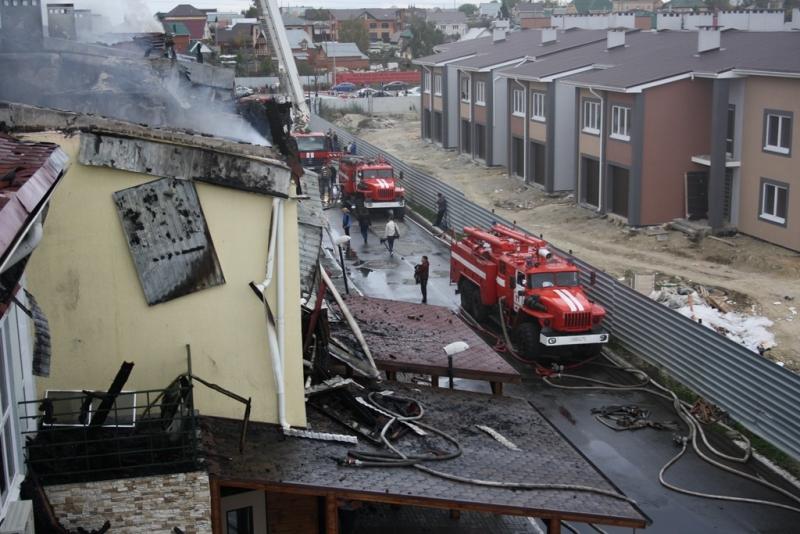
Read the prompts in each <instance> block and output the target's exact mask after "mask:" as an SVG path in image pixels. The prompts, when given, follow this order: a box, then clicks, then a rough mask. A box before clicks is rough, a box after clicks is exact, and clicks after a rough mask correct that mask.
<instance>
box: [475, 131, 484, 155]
mask: <svg viewBox="0 0 800 534" xmlns="http://www.w3.org/2000/svg"><path fill="white" fill-rule="evenodd" d="M475 157H476V158H478V159H482V160H483V161H486V126H484V125H483V124H476V125H475Z"/></svg>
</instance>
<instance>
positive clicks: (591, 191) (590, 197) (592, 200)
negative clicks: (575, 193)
mask: <svg viewBox="0 0 800 534" xmlns="http://www.w3.org/2000/svg"><path fill="white" fill-rule="evenodd" d="M581 174H582V175H583V187H582V188H581V190H582V194H581V201H582V202H585V203H587V204H591V205H592V206H599V205H600V163H599V162H598V161H597V160H596V159H591V158H585V157H584V158H581Z"/></svg>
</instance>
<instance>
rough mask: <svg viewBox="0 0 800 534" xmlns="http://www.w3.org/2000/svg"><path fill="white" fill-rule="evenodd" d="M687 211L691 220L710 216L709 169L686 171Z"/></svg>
mask: <svg viewBox="0 0 800 534" xmlns="http://www.w3.org/2000/svg"><path fill="white" fill-rule="evenodd" d="M686 212H687V213H686V215H687V216H688V218H689V220H691V221H696V220H698V219H707V218H708V171H696V172H687V173H686Z"/></svg>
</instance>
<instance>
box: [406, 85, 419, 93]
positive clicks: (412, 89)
mask: <svg viewBox="0 0 800 534" xmlns="http://www.w3.org/2000/svg"><path fill="white" fill-rule="evenodd" d="M408 94H409V95H411V96H419V95H420V94H422V88H421V87H420V86H419V85H417V86H416V87H412V88H411V89H409V90H408Z"/></svg>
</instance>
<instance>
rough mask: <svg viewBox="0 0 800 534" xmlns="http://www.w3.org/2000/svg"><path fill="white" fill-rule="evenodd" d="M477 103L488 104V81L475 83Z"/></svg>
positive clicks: (480, 104)
mask: <svg viewBox="0 0 800 534" xmlns="http://www.w3.org/2000/svg"><path fill="white" fill-rule="evenodd" d="M475 104H477V105H479V106H485V105H486V82H476V83H475Z"/></svg>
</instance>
